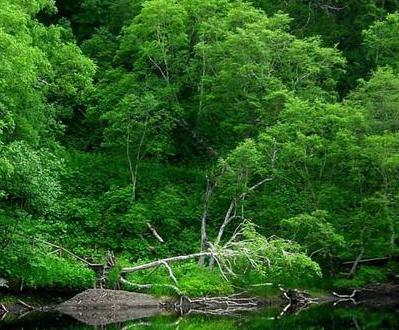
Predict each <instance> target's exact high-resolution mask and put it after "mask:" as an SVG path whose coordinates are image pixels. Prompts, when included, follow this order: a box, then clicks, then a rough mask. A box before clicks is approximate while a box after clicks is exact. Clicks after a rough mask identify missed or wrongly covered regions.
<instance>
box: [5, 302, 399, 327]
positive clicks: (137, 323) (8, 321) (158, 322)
mask: <svg viewBox="0 0 399 330" xmlns="http://www.w3.org/2000/svg"><path fill="white" fill-rule="evenodd" d="M279 313H280V310H279V309H277V308H268V309H265V310H262V311H258V312H256V313H250V314H248V313H246V314H240V315H235V316H233V317H232V316H229V317H218V316H215V315H213V316H212V315H185V316H184V317H180V316H178V315H175V314H166V315H165V314H161V315H156V316H152V317H144V318H140V319H136V320H131V321H126V322H119V323H113V324H108V325H87V324H84V323H82V322H79V321H78V320H76V319H74V318H72V317H70V316H67V315H60V314H57V313H34V314H30V315H26V316H25V317H23V318H20V319H18V317H16V316H8V317H7V318H5V320H3V321H1V322H0V328H1V329H13V330H22V329H23V330H27V329H32V330H33V329H35V330H36V329H43V330H49V329H70V330H75V329H76V330H83V329H90V330H92V329H109V330H112V329H115V330H116V329H118V330H120V329H123V330H127V329H178V330H185V329H188V330H197V329H198V330H200V329H201V330H208V329H209V330H214V329H223V330H236V329H239V330H242V329H283V330H284V329H290V330H292V329H312V330H318V329H339V330H342V329H356V330H357V329H395V330H396V329H399V311H398V310H395V309H371V308H365V307H361V306H357V307H351V306H346V307H342V306H340V307H333V306H330V305H324V306H313V307H312V308H310V309H308V310H305V311H302V312H300V313H298V314H296V315H286V316H284V317H282V318H280V319H279V318H278V315H279ZM99 317H103V316H99Z"/></svg>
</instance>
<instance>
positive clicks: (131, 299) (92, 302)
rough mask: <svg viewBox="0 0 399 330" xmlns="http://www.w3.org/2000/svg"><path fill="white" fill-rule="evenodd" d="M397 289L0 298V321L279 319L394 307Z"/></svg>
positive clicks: (378, 286)
mask: <svg viewBox="0 0 399 330" xmlns="http://www.w3.org/2000/svg"><path fill="white" fill-rule="evenodd" d="M398 297H399V284H395V283H385V284H373V285H369V286H367V287H364V288H362V289H358V290H354V291H348V292H346V293H345V294H344V293H342V294H339V293H334V292H333V293H331V294H324V295H320V294H319V295H317V296H315V295H314V294H313V295H312V294H309V293H307V292H305V291H299V290H287V291H283V292H281V294H280V295H275V296H269V297H253V296H245V295H244V294H241V295H239V294H235V295H230V296H222V297H203V298H188V297H184V296H183V297H180V298H173V297H156V296H153V295H148V294H143V293H136V292H127V291H121V290H106V289H89V290H86V291H83V292H81V293H79V294H77V295H75V296H74V297H72V298H70V299H66V300H65V301H60V300H62V297H60V296H58V297H55V296H54V297H51V296H49V295H45V296H42V297H40V296H29V295H23V296H18V297H16V296H11V295H3V296H0V319H2V318H5V316H7V314H8V315H19V316H20V315H24V314H27V313H33V312H57V313H61V314H64V315H69V316H71V317H73V318H75V319H77V320H79V321H80V322H83V323H85V324H91V325H98V324H105V323H115V322H125V321H128V320H133V319H139V318H144V317H150V316H153V315H158V314H162V313H177V314H180V315H184V314H190V313H196V312H198V313H205V314H206V313H209V314H217V315H229V314H234V313H237V312H239V313H242V312H249V311H256V310H260V309H262V308H265V307H271V306H274V307H276V308H277V309H280V310H281V313H280V316H283V315H285V314H292V313H294V312H297V311H299V310H303V309H308V308H309V307H312V306H313V305H322V304H328V303H331V304H334V305H341V304H342V305H344V304H353V305H354V304H356V305H361V306H367V307H376V308H378V307H383V306H388V307H396V306H399V299H398Z"/></svg>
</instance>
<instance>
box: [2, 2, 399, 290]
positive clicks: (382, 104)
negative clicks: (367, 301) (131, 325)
mask: <svg viewBox="0 0 399 330" xmlns="http://www.w3.org/2000/svg"><path fill="white" fill-rule="evenodd" d="M397 10H399V1H397V0H362V1H359V0H290V1H283V0H254V1H241V0H147V1H145V0H81V1H78V0H57V1H53V0H0V278H1V279H0V285H6V283H8V286H10V287H14V288H21V289H23V288H57V289H62V288H64V289H82V288H87V287H92V286H93V285H94V283H95V281H96V280H95V278H96V276H97V275H96V274H95V272H94V271H93V269H91V268H90V267H88V265H87V264H86V263H85V262H82V260H86V261H87V262H88V263H93V264H95V263H99V264H102V263H104V260H105V257H106V256H107V254H108V255H109V254H110V253H113V254H114V255H115V259H116V264H115V265H114V267H113V268H112V269H111V270H110V271H109V273H107V279H106V282H107V285H108V286H109V287H117V286H119V285H120V283H118V278H119V273H120V272H121V270H122V268H124V267H132V266H134V265H141V264H145V263H147V262H150V261H153V260H159V259H163V258H172V257H175V256H187V255H190V254H195V253H200V252H204V253H203V255H201V256H200V258H199V260H198V259H195V258H193V259H190V260H187V261H185V262H182V263H173V264H171V267H172V268H169V266H167V267H159V268H157V269H156V270H155V271H153V270H150V269H148V270H146V271H143V272H135V273H132V274H128V275H126V278H127V279H128V281H129V282H126V283H125V285H126V288H128V289H137V288H140V284H141V285H145V284H146V283H152V284H155V286H154V289H153V290H155V291H156V292H160V293H169V292H170V291H171V290H172V291H173V290H174V289H176V288H175V286H177V283H178V289H179V290H182V291H183V292H185V293H189V294H192V295H204V294H211V293H222V294H223V293H229V292H233V291H234V290H236V288H243V287H252V288H257V287H258V286H257V285H259V288H260V287H261V284H262V283H274V284H277V283H278V284H282V285H286V286H298V287H312V286H323V285H328V286H335V287H357V286H362V285H365V284H367V283H370V282H376V281H378V282H381V281H388V280H390V278H391V277H394V276H395V275H397V274H398V270H399V264H398V263H397V261H395V260H397V256H398V253H399V247H398V243H399V237H398V235H399V12H396V11H397ZM206 253H210V254H206ZM78 257H79V258H82V260H80V259H79V258H78ZM372 258H387V262H385V263H384V265H383V266H375V265H369V264H363V263H361V262H359V261H361V260H363V259H372ZM348 261H354V262H353V264H352V267H349V268H345V267H343V266H342V264H343V263H344V262H348ZM89 266H90V265H89ZM165 266H166V265H165ZM172 269H173V273H172V274H171V272H172ZM170 275H172V276H170ZM173 282H175V283H173ZM129 283H130V284H129ZM323 283H324V284H323ZM135 286H136V287H135Z"/></svg>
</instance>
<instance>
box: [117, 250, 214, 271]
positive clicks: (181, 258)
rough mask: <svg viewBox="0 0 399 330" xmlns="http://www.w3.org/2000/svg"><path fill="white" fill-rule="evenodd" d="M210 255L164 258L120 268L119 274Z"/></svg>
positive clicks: (208, 253) (203, 253)
mask: <svg viewBox="0 0 399 330" xmlns="http://www.w3.org/2000/svg"><path fill="white" fill-rule="evenodd" d="M211 255H212V252H199V253H193V254H188V255H184V256H176V257H171V258H166V259H162V260H156V261H153V262H149V263H147V264H143V265H138V266H133V267H126V268H122V270H121V273H122V274H126V273H134V272H137V271H141V270H145V269H150V268H154V267H158V266H161V265H163V264H164V263H168V264H170V263H174V262H179V261H185V260H191V259H196V258H200V257H202V256H206V257H209V256H211Z"/></svg>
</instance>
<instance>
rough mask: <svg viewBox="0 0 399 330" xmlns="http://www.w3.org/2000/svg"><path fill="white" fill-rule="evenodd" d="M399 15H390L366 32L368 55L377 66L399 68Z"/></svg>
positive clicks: (365, 39)
mask: <svg viewBox="0 0 399 330" xmlns="http://www.w3.org/2000/svg"><path fill="white" fill-rule="evenodd" d="M398 33H399V13H397V12H396V13H393V14H390V15H388V16H387V17H386V18H385V19H384V20H383V21H377V22H375V23H374V24H373V25H372V26H370V27H369V28H368V29H367V30H365V31H364V33H363V35H364V43H365V45H366V47H367V49H368V55H369V56H370V57H371V59H372V61H373V62H374V63H375V64H376V65H380V66H384V65H392V66H393V67H396V68H398V63H399V58H398V51H399V41H398V38H397V35H398Z"/></svg>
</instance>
